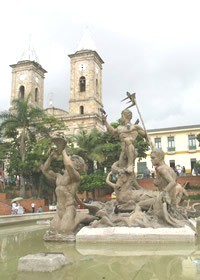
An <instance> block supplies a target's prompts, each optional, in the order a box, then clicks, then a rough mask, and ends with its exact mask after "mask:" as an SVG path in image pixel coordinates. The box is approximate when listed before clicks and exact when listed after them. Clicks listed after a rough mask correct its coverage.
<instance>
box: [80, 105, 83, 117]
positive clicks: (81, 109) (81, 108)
mask: <svg viewBox="0 0 200 280" xmlns="http://www.w3.org/2000/svg"><path fill="white" fill-rule="evenodd" d="M80 114H81V115H83V114H84V107H83V106H80Z"/></svg>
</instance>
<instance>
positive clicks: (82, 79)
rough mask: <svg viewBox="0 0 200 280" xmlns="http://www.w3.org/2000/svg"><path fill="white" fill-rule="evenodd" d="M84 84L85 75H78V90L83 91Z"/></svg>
mask: <svg viewBox="0 0 200 280" xmlns="http://www.w3.org/2000/svg"><path fill="white" fill-rule="evenodd" d="M85 85H86V79H85V77H83V76H82V77H80V80H79V87H80V92H83V91H85Z"/></svg>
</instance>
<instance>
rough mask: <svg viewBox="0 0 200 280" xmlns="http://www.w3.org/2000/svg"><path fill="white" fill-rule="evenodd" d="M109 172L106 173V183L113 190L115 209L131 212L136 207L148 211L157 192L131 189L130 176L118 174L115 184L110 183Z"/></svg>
mask: <svg viewBox="0 0 200 280" xmlns="http://www.w3.org/2000/svg"><path fill="white" fill-rule="evenodd" d="M110 175H111V172H110V173H108V175H107V178H106V183H107V185H109V186H110V187H112V188H114V191H115V193H116V207H117V209H118V210H119V211H133V210H134V209H135V207H136V205H137V206H140V207H141V209H142V210H145V211H146V210H148V209H149V208H150V207H151V206H152V205H153V203H154V202H155V200H156V198H157V197H158V192H157V191H150V190H145V189H143V188H141V189H133V188H132V176H131V174H126V173H119V174H118V177H117V181H116V183H114V182H111V181H110Z"/></svg>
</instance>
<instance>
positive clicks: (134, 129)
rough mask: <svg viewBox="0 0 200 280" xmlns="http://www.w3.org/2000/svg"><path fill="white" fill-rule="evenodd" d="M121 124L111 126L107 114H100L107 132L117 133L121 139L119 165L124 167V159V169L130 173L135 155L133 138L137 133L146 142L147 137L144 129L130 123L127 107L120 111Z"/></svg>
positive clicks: (130, 114)
mask: <svg viewBox="0 0 200 280" xmlns="http://www.w3.org/2000/svg"><path fill="white" fill-rule="evenodd" d="M121 119H122V124H120V125H119V126H118V127H117V128H113V127H112V126H111V125H110V124H109V123H108V122H107V115H106V114H102V121H103V124H104V125H105V126H106V128H107V130H108V132H109V133H111V134H112V135H117V136H119V138H120V141H121V153H120V157H119V166H120V167H121V166H122V168H124V161H126V171H127V172H128V173H132V172H133V170H134V162H135V159H136V156H137V151H136V149H135V140H136V138H137V136H138V135H141V136H142V137H144V138H145V139H146V140H147V142H149V139H148V137H147V134H146V132H145V130H144V129H143V128H142V127H141V126H139V125H137V124H132V123H131V119H132V112H131V111H130V110H128V109H125V110H123V111H122V113H121Z"/></svg>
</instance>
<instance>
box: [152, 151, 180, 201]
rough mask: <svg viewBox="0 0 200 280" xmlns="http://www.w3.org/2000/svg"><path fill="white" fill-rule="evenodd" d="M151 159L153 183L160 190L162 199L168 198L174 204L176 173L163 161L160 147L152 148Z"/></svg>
mask: <svg viewBox="0 0 200 280" xmlns="http://www.w3.org/2000/svg"><path fill="white" fill-rule="evenodd" d="M151 161H152V164H153V165H154V166H155V171H156V178H155V180H154V184H155V185H156V186H157V187H158V189H159V190H160V191H161V192H162V196H163V199H164V200H165V199H167V200H168V199H169V200H170V201H167V202H168V203H169V204H171V205H173V206H176V185H177V176H176V173H175V172H174V170H173V169H172V168H171V167H170V166H168V165H167V164H166V163H165V161H164V152H163V151H162V150H161V149H154V150H153V151H152V152H151Z"/></svg>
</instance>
